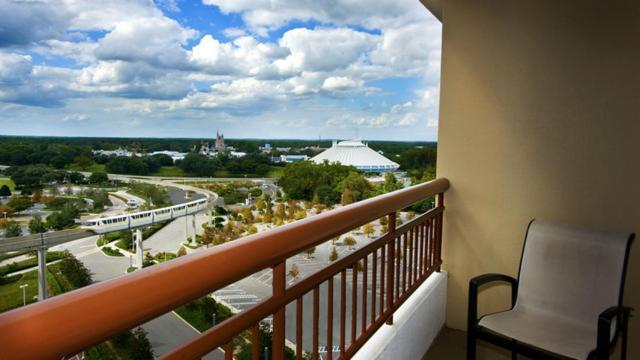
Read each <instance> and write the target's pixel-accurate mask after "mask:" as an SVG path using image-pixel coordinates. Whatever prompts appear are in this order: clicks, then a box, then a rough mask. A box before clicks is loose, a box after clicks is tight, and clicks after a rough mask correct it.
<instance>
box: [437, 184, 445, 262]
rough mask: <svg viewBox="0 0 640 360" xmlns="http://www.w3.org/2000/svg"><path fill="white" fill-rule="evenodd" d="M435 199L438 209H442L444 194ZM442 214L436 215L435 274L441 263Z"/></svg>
mask: <svg viewBox="0 0 640 360" xmlns="http://www.w3.org/2000/svg"><path fill="white" fill-rule="evenodd" d="M436 199H437V200H438V207H444V193H442V192H441V193H439V194H438V196H437V197H436ZM442 214H443V213H442V212H441V213H439V214H438V233H437V241H436V261H437V262H438V266H437V267H436V271H437V272H440V264H441V263H442V254H441V251H442V225H443V224H442Z"/></svg>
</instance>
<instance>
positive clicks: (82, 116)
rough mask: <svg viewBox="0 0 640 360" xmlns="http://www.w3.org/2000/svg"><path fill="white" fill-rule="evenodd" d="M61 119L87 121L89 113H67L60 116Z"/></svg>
mask: <svg viewBox="0 0 640 360" xmlns="http://www.w3.org/2000/svg"><path fill="white" fill-rule="evenodd" d="M62 120H63V121H87V120H89V115H87V114H69V115H67V116H65V117H64V118H62Z"/></svg>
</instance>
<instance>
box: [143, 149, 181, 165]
mask: <svg viewBox="0 0 640 360" xmlns="http://www.w3.org/2000/svg"><path fill="white" fill-rule="evenodd" d="M161 154H162V155H168V156H171V159H173V162H175V161H176V160H182V159H184V157H185V156H187V154H186V153H181V152H178V151H169V150H163V151H154V152H152V153H150V154H149V155H150V156H153V155H161Z"/></svg>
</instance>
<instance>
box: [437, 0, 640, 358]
mask: <svg viewBox="0 0 640 360" xmlns="http://www.w3.org/2000/svg"><path fill="white" fill-rule="evenodd" d="M425 2H429V1H428V0H425ZM442 6H443V8H442V15H443V49H442V78H441V79H442V80H441V96H440V99H441V100H440V101H441V103H440V122H439V136H438V168H437V173H438V176H442V177H447V178H449V179H450V181H451V189H450V190H449V192H447V196H446V197H447V198H446V202H445V203H446V206H447V216H446V217H445V223H444V241H443V247H444V250H443V251H444V256H443V259H444V268H445V269H446V270H447V271H448V272H449V274H450V278H449V283H448V296H447V298H448V306H447V324H448V325H449V326H451V327H454V328H458V329H464V327H465V321H466V314H467V311H466V310H467V287H468V281H469V278H471V277H472V276H475V275H478V274H482V273H486V272H501V273H507V274H511V275H517V273H518V264H519V260H520V254H521V250H522V244H523V237H524V232H525V228H526V225H527V223H528V222H529V220H530V219H531V218H534V217H537V218H540V219H546V220H551V221H557V222H566V223H574V224H582V225H588V226H594V227H599V228H605V229H616V230H628V231H635V232H637V233H640V146H639V144H640V119H639V116H640V115H639V114H640V98H639V96H640V47H639V46H638V44H640V43H639V41H640V15H639V14H640V3H638V2H625V3H624V4H623V2H619V1H612V2H605V1H579V2H578V1H552V0H544V1H526V2H525V1H510V0H491V1H489V0H482V1H479V0H457V1H442ZM639 268H640V243H638V242H636V244H635V246H634V248H633V250H632V253H631V257H630V263H629V271H628V276H627V286H626V290H625V303H626V304H627V305H630V306H633V307H634V308H635V309H636V311H640V287H639V285H640V272H639V271H638V269H639ZM508 299H509V296H508V293H507V288H506V287H503V288H492V289H491V290H488V291H484V293H483V294H482V295H481V298H480V303H481V305H482V306H481V311H484V312H487V311H496V310H500V309H505V308H506V307H507V306H508ZM629 340H630V346H631V347H630V351H631V352H630V354H631V355H632V357H634V356H638V354H640V319H639V318H637V317H636V318H635V319H632V320H631V333H630V339H629Z"/></svg>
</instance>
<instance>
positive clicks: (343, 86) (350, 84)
mask: <svg viewBox="0 0 640 360" xmlns="http://www.w3.org/2000/svg"><path fill="white" fill-rule="evenodd" d="M362 83H363V82H362V81H356V80H353V79H350V78H348V77H346V76H330V77H328V78H326V79H324V82H323V83H322V88H323V89H325V90H329V91H347V90H353V89H356V88H358V87H360V86H362Z"/></svg>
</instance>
